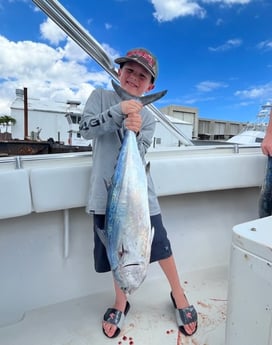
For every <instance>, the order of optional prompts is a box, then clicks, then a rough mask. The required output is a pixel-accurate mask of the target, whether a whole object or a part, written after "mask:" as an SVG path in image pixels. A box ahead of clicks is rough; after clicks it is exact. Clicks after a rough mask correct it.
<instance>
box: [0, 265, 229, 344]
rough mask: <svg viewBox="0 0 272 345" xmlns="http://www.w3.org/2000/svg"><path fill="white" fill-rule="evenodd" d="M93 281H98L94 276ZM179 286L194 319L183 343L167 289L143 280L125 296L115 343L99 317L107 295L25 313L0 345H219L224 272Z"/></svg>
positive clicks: (197, 275)
mask: <svg viewBox="0 0 272 345" xmlns="http://www.w3.org/2000/svg"><path fill="white" fill-rule="evenodd" d="M97 279H99V275H98V276H97ZM182 281H183V286H184V288H185V291H186V294H187V297H188V299H189V301H190V303H192V304H194V305H195V307H196V309H197V311H198V317H199V325H198V331H197V332H196V333H195V334H194V335H193V336H192V337H185V336H184V335H182V334H181V333H180V332H178V329H177V327H176V322H175V315H174V309H173V306H172V303H171V300H170V295H169V292H170V291H169V286H168V283H167V281H166V279H164V277H163V276H162V278H161V279H159V280H158V279H152V280H151V279H150V280H149V279H148V278H147V279H146V280H145V282H144V283H143V285H142V286H141V287H140V289H139V290H137V291H136V292H134V294H133V295H131V296H129V301H130V304H131V309H130V311H129V313H128V315H127V317H126V320H125V324H124V328H123V330H122V332H121V333H120V335H119V337H117V338H115V339H108V338H106V337H105V336H104V334H103V333H102V331H101V317H102V315H103V313H104V312H105V310H106V309H107V307H110V306H111V304H112V301H113V292H112V291H109V290H108V291H103V292H101V293H99V294H93V295H89V296H86V297H83V298H78V299H74V300H70V301H67V302H63V303H58V304H55V305H50V306H47V307H43V308H40V309H36V310H32V311H30V312H27V313H26V314H25V315H24V317H23V319H22V320H20V321H19V322H17V323H15V324H12V325H6V326H3V327H1V328H0V343H1V344H5V345H37V344H38V345H94V344H95V345H100V344H107V343H111V344H117V345H143V344H154V345H165V344H167V345H185V344H186V345H190V344H192V345H224V343H225V321H226V308H227V268H226V267H218V268H211V269H206V270H201V271H195V272H188V273H186V274H182Z"/></svg>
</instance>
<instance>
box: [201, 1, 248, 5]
mask: <svg viewBox="0 0 272 345" xmlns="http://www.w3.org/2000/svg"><path fill="white" fill-rule="evenodd" d="M202 1H203V2H204V3H218V4H223V5H224V4H225V5H246V4H249V3H250V2H252V1H253V0H202Z"/></svg>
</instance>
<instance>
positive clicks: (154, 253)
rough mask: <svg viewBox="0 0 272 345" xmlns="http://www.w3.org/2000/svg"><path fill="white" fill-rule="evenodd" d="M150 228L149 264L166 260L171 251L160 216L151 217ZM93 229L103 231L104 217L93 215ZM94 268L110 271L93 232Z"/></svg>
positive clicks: (103, 248)
mask: <svg viewBox="0 0 272 345" xmlns="http://www.w3.org/2000/svg"><path fill="white" fill-rule="evenodd" d="M150 220H151V227H153V228H154V238H153V242H152V246H151V256H150V262H154V261H159V260H163V259H167V258H169V257H170V256H171V255H172V249H171V244H170V241H169V239H168V238H167V232H166V230H165V228H164V226H163V224H162V218H161V215H160V214H158V215H156V216H151V217H150ZM93 222H94V229H95V228H96V227H98V228H100V229H103V228H104V222H105V215H100V214H95V215H94V216H93ZM94 267H95V270H96V272H99V273H102V272H109V271H110V270H111V268H110V264H109V261H108V257H107V253H106V248H105V246H104V244H103V243H102V242H101V240H100V238H99V236H98V235H97V233H96V231H95V230H94Z"/></svg>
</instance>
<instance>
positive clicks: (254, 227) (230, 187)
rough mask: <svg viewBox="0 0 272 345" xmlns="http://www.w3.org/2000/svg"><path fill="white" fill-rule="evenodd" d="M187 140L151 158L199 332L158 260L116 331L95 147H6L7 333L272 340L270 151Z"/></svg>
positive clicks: (222, 342)
mask: <svg viewBox="0 0 272 345" xmlns="http://www.w3.org/2000/svg"><path fill="white" fill-rule="evenodd" d="M33 1H34V3H35V4H37V5H38V6H39V7H40V8H41V9H42V10H43V11H44V12H45V13H46V14H47V15H48V16H49V17H50V18H51V19H53V20H54V21H55V22H56V23H57V24H58V25H60V27H62V28H63V29H64V31H65V30H66V31H65V32H67V31H68V32H69V34H70V36H72V37H73V27H75V28H76V30H75V31H76V32H77V33H76V34H75V36H76V37H75V38H77V39H78V40H82V38H83V37H85V39H86V40H87V41H88V42H89V43H88V45H86V47H87V46H89V47H90V46H92V45H93V47H94V48H95V49H94V56H95V57H96V58H98V59H100V60H101V61H104V60H105V56H103V54H102V53H99V54H98V51H99V49H100V46H99V45H98V43H97V42H95V41H94V40H93V39H92V37H91V36H90V35H89V34H88V33H87V32H86V31H84V30H83V29H82V28H81V26H80V24H79V23H77V22H76V21H75V20H74V18H73V17H72V16H71V15H70V14H69V13H68V12H67V11H66V10H65V9H64V8H63V7H62V6H61V5H60V4H59V3H58V1H56V0H33ZM67 28H68V29H67ZM82 31H83V32H82ZM82 45H84V44H83V43H81V46H82ZM86 49H87V48H86ZM90 55H91V56H93V55H92V54H90ZM97 55H99V56H97ZM112 73H113V72H112ZM151 110H152V111H153V107H151ZM154 112H155V113H156V114H157V116H158V118H160V116H161V115H160V114H159V113H158V111H157V110H156V109H154ZM160 121H161V122H162V123H164V120H163V118H160ZM166 121H167V120H166ZM167 126H168V127H169V128H170V129H172V131H173V132H175V133H176V135H177V134H178V132H179V131H176V130H175V128H172V127H171V124H169V123H168V122H167V124H166V127H167ZM180 142H181V143H182V145H180V146H178V147H164V148H163V149H160V150H150V152H149V153H148V154H147V160H148V161H150V166H151V174H152V176H153V180H154V184H155V188H156V191H157V194H158V196H159V201H160V205H161V209H162V216H163V219H164V223H165V226H166V228H167V230H168V234H169V237H170V239H171V242H172V246H173V251H174V253H175V260H176V263H177V267H178V269H179V273H180V276H181V281H182V284H183V286H184V288H185V292H186V295H187V297H188V299H189V300H190V302H191V303H192V304H194V305H195V307H196V309H197V311H198V318H199V324H198V330H197V332H196V333H195V334H194V335H193V336H192V337H191V338H185V336H183V335H182V334H181V333H180V332H179V331H178V329H177V326H176V321H175V311H174V308H173V305H172V302H171V299H170V290H169V286H168V283H167V280H166V279H165V278H164V277H163V276H162V273H161V270H160V269H159V267H158V265H156V264H152V265H150V267H149V269H148V274H147V278H146V280H145V282H144V283H143V284H142V286H141V287H140V288H139V289H138V290H137V291H135V292H134V293H133V294H132V295H131V296H130V297H129V301H130V304H131V309H130V312H129V313H128V315H127V317H126V320H125V324H124V328H123V329H122V332H121V333H120V335H119V336H118V338H116V339H115V340H109V339H106V338H105V336H104V334H103V332H102V330H101V319H102V315H103V314H104V312H105V310H106V309H107V308H108V307H109V306H111V305H112V303H113V286H112V276H111V274H110V273H108V274H102V275H101V274H100V275H99V274H97V273H95V271H94V269H93V258H92V248H93V242H92V241H93V240H92V231H93V230H92V227H93V224H92V218H91V217H90V216H88V215H87V214H86V212H85V205H86V201H87V194H88V184H89V176H90V173H91V169H92V151H89V152H77V153H60V154H43V155H16V156H13V157H0V191H1V198H0V277H1V289H0V291H1V293H0V343H1V344H5V345H37V344H39V345H48V344H50V345H67V344H70V345H81V344H82V345H83V344H84V345H86V344H96V345H100V344H105V342H106V341H107V342H108V341H109V342H111V343H112V344H119V345H121V344H122V345H129V344H130V345H132V344H133V345H140V344H141V345H142V344H150V345H152V344H154V345H165V344H168V345H171V344H172V345H183V344H188V345H190V344H193V345H207V344H209V345H245V344H246V345H256V344H261V345H264V344H267V345H269V344H271V343H272V335H271V322H272V294H271V287H272V274H271V269H272V250H271V249H272V232H271V225H272V217H265V218H262V219H259V216H258V200H259V196H260V188H261V186H262V183H263V178H264V174H265V169H266V163H267V160H266V157H265V156H264V155H263V154H262V152H261V148H260V146H256V145H255V144H243V145H239V144H236V143H233V144H232V143H228V144H226V145H216V144H215V145H205V146H196V145H194V144H193V142H192V141H191V140H190V139H189V138H188V137H187V136H186V135H182V134H181V136H180Z"/></svg>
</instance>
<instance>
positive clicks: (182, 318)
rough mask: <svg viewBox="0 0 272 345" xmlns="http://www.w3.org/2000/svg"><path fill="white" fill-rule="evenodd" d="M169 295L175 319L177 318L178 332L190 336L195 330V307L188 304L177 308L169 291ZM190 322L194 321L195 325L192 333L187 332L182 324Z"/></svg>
mask: <svg viewBox="0 0 272 345" xmlns="http://www.w3.org/2000/svg"><path fill="white" fill-rule="evenodd" d="M170 296H171V299H172V302H173V305H174V308H175V312H176V320H177V324H178V328H179V330H180V332H181V333H182V334H184V335H186V336H191V335H193V334H195V332H196V331H197V312H196V310H195V307H194V306H193V305H190V306H189V307H186V308H182V309H178V308H177V305H176V301H175V299H174V297H173V295H172V292H171V293H170ZM185 298H186V296H185ZM191 322H196V327H195V330H194V331H193V332H192V333H188V332H186V330H185V328H184V326H185V325H188V324H189V323H191Z"/></svg>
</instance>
